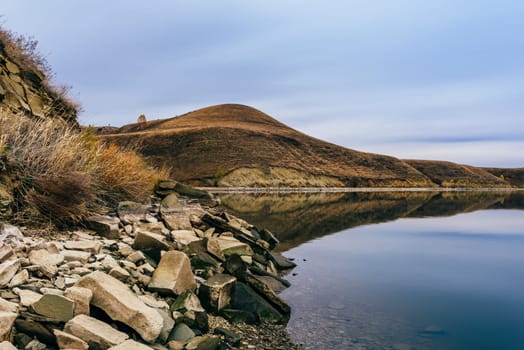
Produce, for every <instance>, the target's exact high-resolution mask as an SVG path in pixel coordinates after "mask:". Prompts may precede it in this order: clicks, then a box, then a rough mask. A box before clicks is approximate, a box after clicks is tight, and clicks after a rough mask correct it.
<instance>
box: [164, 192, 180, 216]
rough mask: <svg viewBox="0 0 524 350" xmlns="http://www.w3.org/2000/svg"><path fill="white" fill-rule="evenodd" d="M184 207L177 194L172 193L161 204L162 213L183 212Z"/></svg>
mask: <svg viewBox="0 0 524 350" xmlns="http://www.w3.org/2000/svg"><path fill="white" fill-rule="evenodd" d="M183 209H184V207H183V206H182V204H181V203H180V200H179V199H178V196H177V195H176V193H171V194H169V195H167V196H166V197H165V198H164V199H162V202H160V213H161V214H169V213H172V212H176V211H182V210H183Z"/></svg>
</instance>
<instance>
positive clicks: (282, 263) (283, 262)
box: [269, 252, 297, 270]
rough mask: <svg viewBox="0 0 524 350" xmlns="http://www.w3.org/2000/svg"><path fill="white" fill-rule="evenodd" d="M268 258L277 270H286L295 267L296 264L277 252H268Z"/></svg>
mask: <svg viewBox="0 0 524 350" xmlns="http://www.w3.org/2000/svg"><path fill="white" fill-rule="evenodd" d="M269 259H270V260H271V261H273V263H274V264H275V266H276V267H277V268H278V269H279V270H288V269H293V268H295V267H297V264H295V263H294V262H293V261H291V260H289V259H288V258H286V257H285V256H283V255H282V254H280V253H277V252H269Z"/></svg>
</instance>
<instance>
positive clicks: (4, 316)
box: [0, 311, 18, 341]
mask: <svg viewBox="0 0 524 350" xmlns="http://www.w3.org/2000/svg"><path fill="white" fill-rule="evenodd" d="M17 317H18V314H15V313H14V312H6V311H0V341H4V340H9V336H10V335H11V330H12V329H13V324H14V323H15V320H16V318H17Z"/></svg>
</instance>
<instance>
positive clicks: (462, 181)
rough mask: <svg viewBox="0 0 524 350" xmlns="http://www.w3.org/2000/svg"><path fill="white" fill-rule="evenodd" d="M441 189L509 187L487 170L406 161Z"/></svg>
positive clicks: (426, 161)
mask: <svg viewBox="0 0 524 350" xmlns="http://www.w3.org/2000/svg"><path fill="white" fill-rule="evenodd" d="M405 162H406V163H408V164H409V165H411V166H412V167H414V168H415V169H417V170H418V171H420V172H421V173H423V174H424V175H426V176H427V177H428V178H429V179H430V180H431V181H433V182H434V183H436V184H437V185H439V186H441V187H508V186H509V184H508V183H507V182H505V181H504V180H502V179H501V178H500V177H497V176H495V175H493V174H492V173H490V172H488V171H487V170H485V169H482V168H477V167H473V166H470V165H463V164H456V163H451V162H445V161H437V160H405Z"/></svg>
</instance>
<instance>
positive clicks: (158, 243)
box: [133, 231, 169, 257]
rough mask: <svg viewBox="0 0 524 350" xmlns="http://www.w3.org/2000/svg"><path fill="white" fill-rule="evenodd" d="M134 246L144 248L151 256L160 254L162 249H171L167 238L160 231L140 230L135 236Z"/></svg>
mask: <svg viewBox="0 0 524 350" xmlns="http://www.w3.org/2000/svg"><path fill="white" fill-rule="evenodd" d="M133 248H134V249H138V250H142V251H144V252H145V253H147V254H149V255H151V256H156V257H159V256H160V251H162V250H166V251H167V250H169V244H168V243H167V241H166V238H165V237H164V236H163V235H161V234H158V233H153V232H146V231H138V232H137V234H136V236H135V241H134V243H133Z"/></svg>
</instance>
